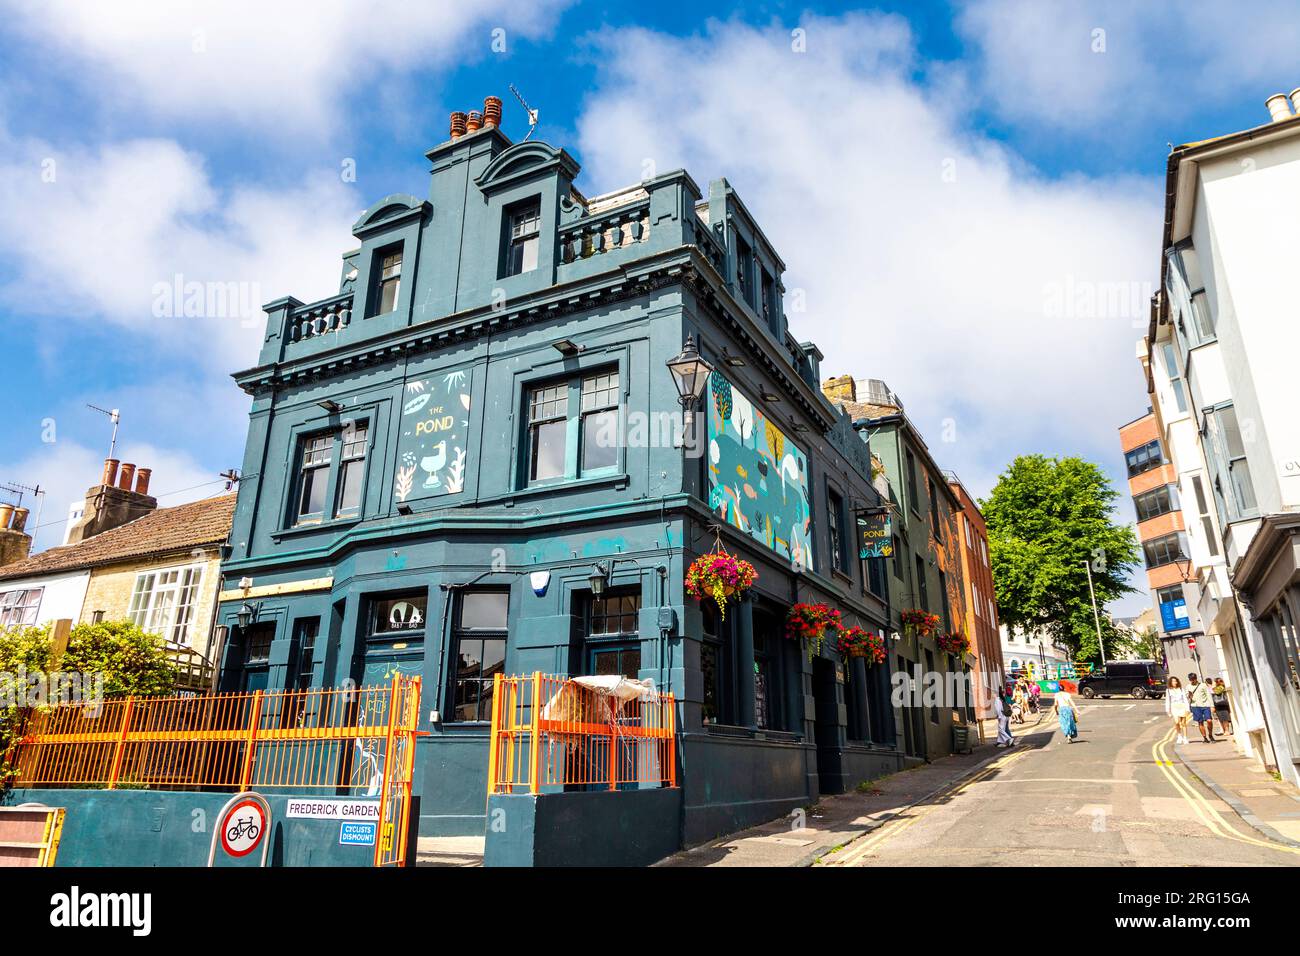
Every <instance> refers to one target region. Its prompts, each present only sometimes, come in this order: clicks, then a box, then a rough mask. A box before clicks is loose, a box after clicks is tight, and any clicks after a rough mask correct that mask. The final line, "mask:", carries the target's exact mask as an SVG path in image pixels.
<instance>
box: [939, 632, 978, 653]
mask: <svg viewBox="0 0 1300 956" xmlns="http://www.w3.org/2000/svg"><path fill="white" fill-rule="evenodd" d="M935 643H937V644H938V645H939V650H941V651H944V652H945V653H947V654H951V655H952V656H953V657H965V656H966V652H967V651H969V650H970V638H968V637H967V636H966V635H965V634H963V633H962V632H961V631H949V632H948V633H947V634H941V635H939V637H937V638H935Z"/></svg>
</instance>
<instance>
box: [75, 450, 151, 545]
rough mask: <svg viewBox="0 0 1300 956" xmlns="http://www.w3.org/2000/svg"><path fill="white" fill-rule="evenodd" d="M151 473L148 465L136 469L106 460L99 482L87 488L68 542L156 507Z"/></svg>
mask: <svg viewBox="0 0 1300 956" xmlns="http://www.w3.org/2000/svg"><path fill="white" fill-rule="evenodd" d="M151 475H152V470H151V469H149V468H141V469H140V470H139V471H137V470H136V467H135V465H133V464H131V463H130V462H118V461H117V460H116V459H114V458H109V459H106V460H105V461H104V473H103V474H102V475H101V476H100V480H99V484H97V485H92V486H91V487H90V488H88V489H86V510H85V512H84V513H83V514H82V516H81V520H80V521H78V522H77V523H76V524H75V525H73V526H72V529H71V531H69V532H68V541H67V543H68V544H76V543H77V542H79V541H85V540H86V539H87V538H93V537H94V536H95V535H97V534H102V533H104V532H105V531H108V530H110V529H112V528H117V527H120V526H122V525H124V524H126V523H127V522H128V521H134V520H135V519H136V518H142V517H144V516H145V515H147V514H148V513H149V512H151V511H153V510H154V509H155V508H157V507H158V501H157V499H155V498H151V497H149V494H148V492H149V478H150V476H151Z"/></svg>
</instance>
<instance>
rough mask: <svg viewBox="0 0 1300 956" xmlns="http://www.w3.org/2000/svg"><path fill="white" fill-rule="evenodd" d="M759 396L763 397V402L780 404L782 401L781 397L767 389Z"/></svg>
mask: <svg viewBox="0 0 1300 956" xmlns="http://www.w3.org/2000/svg"><path fill="white" fill-rule="evenodd" d="M759 394H761V395H762V396H763V401H765V402H779V401H780V400H781V396H780V395H778V394H776V392H769V391H767V390H766V389H764V390H763V391H762V392H760V393H759Z"/></svg>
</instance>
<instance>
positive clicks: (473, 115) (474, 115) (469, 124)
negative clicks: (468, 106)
mask: <svg viewBox="0 0 1300 956" xmlns="http://www.w3.org/2000/svg"><path fill="white" fill-rule="evenodd" d="M482 126H483V114H482V113H480V112H479V111H478V110H470V111H469V113H468V114H467V115H466V116H465V132H467V133H472V132H474V131H475V130H477V129H480V128H481V127H482Z"/></svg>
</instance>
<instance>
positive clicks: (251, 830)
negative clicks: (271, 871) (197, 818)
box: [208, 790, 271, 866]
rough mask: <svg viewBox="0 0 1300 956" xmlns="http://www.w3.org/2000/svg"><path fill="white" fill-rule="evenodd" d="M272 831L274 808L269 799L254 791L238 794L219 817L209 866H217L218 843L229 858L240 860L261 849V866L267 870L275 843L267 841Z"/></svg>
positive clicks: (209, 848) (209, 851)
mask: <svg viewBox="0 0 1300 956" xmlns="http://www.w3.org/2000/svg"><path fill="white" fill-rule="evenodd" d="M270 829H271V804H270V803H269V802H267V799H266V797H264V796H262V795H261V794H260V793H256V792H254V791H252V790H245V791H244V792H243V793H237V794H235V795H234V796H233V797H231V798H230V799H229V800H227V801H226V805H225V806H224V807H222V808H221V812H220V813H218V814H217V825H216V828H215V829H214V830H213V831H212V842H211V843H210V844H209V845H208V866H215V865H216V862H217V844H218V843H220V844H221V849H222V850H224V851H225V853H226V855H227V856H229V857H233V858H234V859H237V860H238V859H241V858H243V857H246V856H248V855H249V854H250V853H252V852H253V851H254V850H256V849H257V848H258V847H259V846H260V847H261V848H262V862H261V865H262V866H266V856H267V851H268V850H269V849H270V848H271V841H270V840H268V839H267V838H266V837H267V834H268V832H269V831H270Z"/></svg>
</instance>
